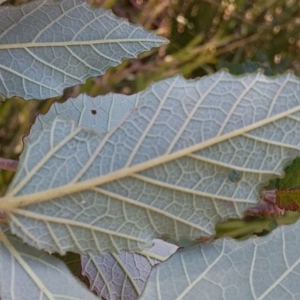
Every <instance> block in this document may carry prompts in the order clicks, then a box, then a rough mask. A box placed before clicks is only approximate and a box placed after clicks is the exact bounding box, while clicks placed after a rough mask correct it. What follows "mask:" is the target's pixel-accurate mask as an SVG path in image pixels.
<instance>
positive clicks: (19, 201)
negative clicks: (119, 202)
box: [0, 106, 300, 211]
mask: <svg viewBox="0 0 300 300" xmlns="http://www.w3.org/2000/svg"><path fill="white" fill-rule="evenodd" d="M299 110H300V106H297V107H294V108H293V109H290V110H288V111H285V112H283V113H280V114H278V115H275V116H273V117H271V118H269V119H264V120H261V121H259V122H256V123H254V124H251V125H248V126H246V127H243V128H240V129H238V130H236V131H233V132H230V133H227V134H224V135H222V136H218V137H215V138H212V139H210V140H207V141H204V142H202V143H199V144H196V145H193V146H190V147H187V148H184V149H182V150H179V151H177V152H174V153H171V154H168V155H163V156H159V157H156V158H154V159H151V160H148V161H146V162H143V163H140V164H137V165H134V166H131V167H129V168H127V169H121V170H117V171H115V172H112V173H109V174H106V175H104V176H100V177H96V178H92V179H90V180H86V181H83V182H77V183H75V184H72V185H64V186H61V187H58V188H55V189H50V190H46V191H42V192H37V193H34V194H29V195H22V196H18V197H13V196H9V195H8V196H6V197H3V198H1V201H0V210H2V211H11V210H13V209H15V208H17V207H19V206H23V205H28V204H32V203H41V202H43V201H47V200H49V199H53V198H58V197H62V196H64V195H68V194H72V193H76V192H80V191H83V190H88V189H90V188H93V187H95V186H97V185H101V184H104V183H108V182H111V181H114V180H118V179H121V178H124V177H127V176H130V175H131V174H134V173H138V172H141V171H144V170H146V169H149V168H153V167H155V166H158V165H161V164H163V163H166V162H169V161H172V160H175V159H178V158H181V157H184V156H185V155H188V154H190V153H193V152H195V151H199V150H202V149H205V148H208V147H210V146H212V145H215V144H218V143H221V142H223V141H226V140H229V139H231V138H234V137H237V136H240V135H242V134H245V133H246V132H248V131H251V130H254V129H257V128H260V127H262V126H264V125H267V124H269V123H271V122H274V121H276V120H279V119H282V118H284V117H286V116H288V115H290V114H292V113H295V112H298V111H299Z"/></svg>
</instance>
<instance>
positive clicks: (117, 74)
mask: <svg viewBox="0 0 300 300" xmlns="http://www.w3.org/2000/svg"><path fill="white" fill-rule="evenodd" d="M24 2H28V0H9V1H6V2H5V3H4V4H2V5H11V4H12V5H19V4H21V3H24ZM87 2H88V3H90V4H91V5H93V6H95V7H103V8H108V9H112V11H113V12H114V13H115V14H116V15H117V16H119V17H123V18H126V19H128V20H129V21H130V22H131V23H134V24H139V25H141V26H143V27H144V28H146V29H148V30H153V31H155V32H156V33H157V34H159V35H162V36H165V37H166V38H168V39H169V40H170V43H169V44H168V45H165V46H162V47H160V48H159V49H153V50H151V51H149V52H147V53H144V54H142V55H140V56H139V58H137V59H133V60H128V61H125V62H123V63H122V64H121V65H120V66H118V67H114V68H112V69H109V70H108V72H107V73H106V74H105V75H104V76H101V77H97V78H93V79H89V80H87V82H86V83H85V84H82V85H80V86H76V87H73V88H68V89H66V90H65V91H64V95H62V97H60V98H56V99H48V100H47V101H37V100H31V101H23V100H22V99H20V98H17V97H15V98H14V99H10V100H7V101H5V102H3V103H0V157H5V158H11V159H18V156H19V154H20V153H21V151H22V148H23V143H22V138H23V137H24V136H25V135H26V134H27V133H28V131H29V128H30V126H31V124H32V123H33V122H34V119H35V117H36V115H37V114H38V113H45V112H46V111H47V110H48V108H49V107H50V105H51V103H52V102H53V101H64V100H66V99H67V98H68V97H70V96H73V97H75V96H77V95H78V94H79V93H88V94H89V95H91V96H97V95H101V94H106V93H108V92H117V93H123V94H132V93H136V92H138V91H141V90H143V89H145V88H146V87H147V86H148V85H149V84H150V83H152V82H153V81H157V80H161V79H163V78H166V77H170V76H172V75H174V74H182V75H183V76H185V77H186V78H196V77H202V76H205V75H207V74H211V73H214V72H216V71H217V70H218V69H220V68H223V67H226V68H228V69H229V70H230V71H231V72H232V73H235V74H240V73H244V72H251V71H253V70H255V69H257V68H258V67H259V68H262V69H264V70H265V74H267V75H272V74H273V75H274V74H280V73H283V72H286V71H287V70H292V71H293V72H294V73H295V74H296V75H298V76H299V75H300V60H299V53H300V1H298V0H269V1H265V0H223V1H221V0H148V1H146V0H118V1H117V0H87ZM249 61H251V62H249ZM253 62H254V63H253ZM12 176H13V172H9V171H2V172H1V173H0V194H3V193H4V192H5V189H6V188H7V186H8V183H9V182H10V180H11V178H12ZM298 216H299V215H298V213H292V212H289V213H288V214H286V215H284V216H283V217H269V219H268V218H264V219H262V218H258V217H255V218H246V219H244V220H230V221H229V222H227V223H225V224H221V225H220V224H219V225H218V226H219V227H218V226H217V236H221V235H223V234H225V235H230V236H232V237H236V238H245V237H247V236H249V235H251V234H253V233H256V234H258V235H262V234H265V233H267V232H269V231H270V230H271V229H273V228H275V227H276V226H277V224H286V223H291V222H294V221H295V220H297V218H298ZM220 226H221V227H220Z"/></svg>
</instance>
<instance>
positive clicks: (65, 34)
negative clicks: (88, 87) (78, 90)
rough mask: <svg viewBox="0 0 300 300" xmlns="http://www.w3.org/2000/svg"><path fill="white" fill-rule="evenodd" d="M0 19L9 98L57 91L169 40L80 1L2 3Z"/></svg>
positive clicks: (2, 73)
mask: <svg viewBox="0 0 300 300" xmlns="http://www.w3.org/2000/svg"><path fill="white" fill-rule="evenodd" d="M0 20H1V23H0V78H1V81H0V92H1V93H3V94H5V95H6V96H7V97H11V96H14V95H19V96H23V97H24V98H26V99H30V98H36V99H41V98H50V97H54V96H58V95H60V94H61V93H62V91H63V89H64V88H66V87H69V86H72V85H76V84H79V83H82V82H83V81H85V80H86V79H87V78H89V77H93V76H97V75H102V74H104V73H105V71H106V70H107V69H108V68H109V67H111V66H115V65H118V64H119V63H120V62H121V61H122V60H123V59H125V58H131V57H136V56H137V55H138V54H139V53H141V52H143V51H146V50H149V49H151V48H152V47H156V46H159V45H161V44H163V43H165V42H166V39H164V38H161V37H158V36H155V35H154V34H152V33H150V32H146V31H145V30H144V29H142V27H139V26H135V25H130V24H129V23H128V22H127V21H125V20H122V19H118V18H117V17H115V16H114V15H113V14H112V13H111V12H109V11H105V10H103V9H97V10H96V9H92V8H89V6H88V5H87V4H86V3H82V1H80V0H71V1H69V0H67V1H66V0H64V1H60V2H57V1H52V0H51V1H45V0H40V1H33V2H31V3H30V4H27V5H23V6H20V7H1V8H0ZM74 20H76V22H75V21H74Z"/></svg>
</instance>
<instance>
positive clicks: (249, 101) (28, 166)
mask: <svg viewBox="0 0 300 300" xmlns="http://www.w3.org/2000/svg"><path fill="white" fill-rule="evenodd" d="M299 88H300V83H299V80H298V79H297V78H295V77H294V76H293V75H291V74H285V75H282V76H279V77H276V78H268V77H265V76H264V75H262V74H260V73H256V74H251V75H247V76H241V77H234V76H231V75H229V74H227V73H226V72H219V73H216V74H214V75H212V76H207V77H204V78H202V79H201V80H198V81H187V80H185V79H183V78H181V77H174V78H170V79H168V80H165V81H162V82H159V83H156V84H153V85H152V86H151V87H149V88H148V89H147V90H146V91H144V92H142V93H139V94H137V95H135V97H137V99H136V100H135V101H133V102H134V103H136V104H135V105H136V108H135V109H133V110H132V111H131V112H130V113H129V114H128V113H127V115H126V117H125V119H124V120H123V122H122V123H121V124H119V125H118V126H116V127H114V128H113V129H112V130H110V131H109V132H108V133H106V134H105V133H102V134H101V133H98V132H95V131H91V130H90V129H84V128H80V127H77V125H76V124H74V122H72V121H68V120H63V119H61V118H56V119H54V120H53V121H52V122H51V121H50V120H49V123H47V124H42V129H38V130H37V131H36V133H35V134H36V137H35V139H28V141H27V142H26V149H25V151H24V153H23V154H22V157H21V163H20V168H19V170H18V172H17V174H16V176H15V178H14V181H13V183H12V184H11V186H10V189H9V191H8V193H7V195H6V197H5V198H2V199H1V201H0V208H1V209H3V210H7V211H9V216H8V219H9V223H10V226H11V229H12V231H13V232H14V233H16V234H17V235H19V236H20V237H22V239H23V240H24V241H25V242H27V243H29V244H31V245H34V246H35V247H38V248H44V249H47V250H48V251H57V252H60V253H65V252H66V251H73V252H79V253H84V252H88V251H90V252H93V253H95V254H97V253H98V254H99V253H100V254H102V253H105V252H111V251H120V250H122V249H129V250H135V249H140V248H142V247H145V246H146V245H149V243H151V241H152V239H153V238H157V237H166V236H167V237H170V238H172V239H175V240H181V239H183V238H188V239H192V240H193V239H198V238H199V237H202V236H211V235H213V234H214V225H215V224H216V222H218V221H220V220H224V219H226V218H228V217H235V216H237V217H240V216H241V215H242V214H243V212H244V211H245V210H246V209H248V208H249V207H252V206H254V205H255V204H256V203H257V201H258V192H259V190H260V189H261V188H262V187H263V186H264V185H265V183H266V182H267V181H268V180H269V179H270V178H273V177H275V176H276V175H277V176H278V175H281V174H282V169H283V168H284V166H285V165H286V164H287V163H288V162H289V161H291V160H292V159H294V158H295V157H296V156H297V155H298V153H299V143H300V123H299V120H300V119H299V117H300V115H299V104H300V96H299V95H300V93H299ZM111 97H112V96H111ZM123 97H124V101H126V99H127V97H126V96H123ZM98 99H101V97H100V98H98ZM129 99H130V101H132V99H133V98H132V96H131V97H129ZM94 101H95V102H97V101H101V100H97V99H94ZM111 101H113V100H111ZM72 105H74V107H75V108H76V99H73V100H72ZM88 109H89V108H87V109H84V110H83V112H82V114H81V116H85V114H87V111H88ZM88 115H89V114H87V116H88ZM96 116H97V114H96V115H95V117H96ZM122 117H123V115H122V114H120V121H121V119H122ZM84 118H85V117H84ZM112 118H113V117H112ZM79 119H80V118H79ZM85 122H86V121H85ZM91 122H100V119H94V121H91ZM83 123H84V122H81V124H83ZM106 123H107V122H106ZM77 124H78V123H77ZM105 126H107V125H103V128H105ZM41 178H43V181H41ZM1 205H2V206H1Z"/></svg>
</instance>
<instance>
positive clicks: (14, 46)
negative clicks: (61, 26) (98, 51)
mask: <svg viewBox="0 0 300 300" xmlns="http://www.w3.org/2000/svg"><path fill="white" fill-rule="evenodd" d="M119 43H159V44H163V40H161V39H146V38H144V39H143V38H141V39H117V40H113V39H109V40H98V41H67V42H45V43H41V42H38V43H20V44H4V45H0V50H10V49H24V48H41V47H67V46H91V45H102V44H119ZM153 46H154V45H153Z"/></svg>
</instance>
